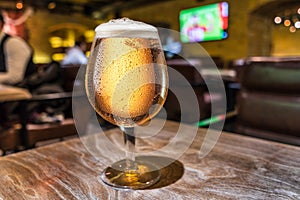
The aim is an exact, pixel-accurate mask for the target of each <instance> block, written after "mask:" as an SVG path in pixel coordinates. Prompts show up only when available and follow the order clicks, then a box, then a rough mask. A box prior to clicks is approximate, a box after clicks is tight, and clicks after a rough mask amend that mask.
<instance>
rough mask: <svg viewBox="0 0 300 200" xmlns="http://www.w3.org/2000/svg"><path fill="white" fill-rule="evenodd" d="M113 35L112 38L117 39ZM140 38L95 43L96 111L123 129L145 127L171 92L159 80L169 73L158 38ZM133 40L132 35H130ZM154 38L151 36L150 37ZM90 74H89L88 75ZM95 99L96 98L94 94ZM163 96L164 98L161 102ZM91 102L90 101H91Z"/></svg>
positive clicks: (118, 38) (145, 35)
mask: <svg viewBox="0 0 300 200" xmlns="http://www.w3.org/2000/svg"><path fill="white" fill-rule="evenodd" d="M114 34H116V33H114V32H113V31H112V32H111V35H114ZM135 35H136V36H139V37H118V36H116V37H104V38H98V39H97V40H96V42H95V44H94V45H95V51H96V52H97V56H94V57H95V58H96V60H94V61H92V63H93V64H94V65H95V66H94V73H93V74H91V75H93V76H94V77H93V80H94V83H93V85H91V84H90V85H89V87H94V93H95V94H94V95H95V102H94V109H95V110H96V112H97V113H98V114H99V115H100V116H102V117H103V118H104V119H105V120H107V121H109V122H111V123H113V124H116V125H119V126H125V127H126V126H133V125H134V124H142V123H144V122H145V121H147V120H149V119H150V118H151V116H153V115H155V114H157V112H158V111H159V110H160V109H161V107H162V105H163V103H164V101H165V99H164V98H165V97H166V95H162V94H164V93H166V92H167V89H166V85H165V83H163V82H162V81H161V78H159V79H158V78H157V74H158V73H160V75H159V76H165V77H166V74H161V73H164V72H166V70H161V69H159V68H161V67H166V66H165V59H164V54H163V50H162V49H161V45H160V42H159V40H158V38H153V37H149V38H147V37H148V36H149V35H148V34H147V32H145V31H144V30H141V33H140V35H139V34H138V33H137V32H135ZM129 36H130V35H129ZM150 36H151V35H150ZM88 74H89V73H88ZM91 95H92V94H91ZM161 96H163V97H164V98H161ZM89 99H90V98H89Z"/></svg>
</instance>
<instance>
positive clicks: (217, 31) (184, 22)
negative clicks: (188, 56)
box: [179, 2, 229, 43]
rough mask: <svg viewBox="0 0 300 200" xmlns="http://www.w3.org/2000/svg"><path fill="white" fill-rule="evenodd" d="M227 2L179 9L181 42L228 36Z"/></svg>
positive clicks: (209, 39) (212, 39) (220, 38)
mask: <svg viewBox="0 0 300 200" xmlns="http://www.w3.org/2000/svg"><path fill="white" fill-rule="evenodd" d="M228 11H229V6H228V3H227V2H220V3H214V4H208V5H204V6H199V7H195V8H190V9H185V10H181V11H180V13H179V23H180V39H181V41H182V42H183V43H189V42H203V41H214V40H223V39H225V38H227V37H228V32H227V29H228Z"/></svg>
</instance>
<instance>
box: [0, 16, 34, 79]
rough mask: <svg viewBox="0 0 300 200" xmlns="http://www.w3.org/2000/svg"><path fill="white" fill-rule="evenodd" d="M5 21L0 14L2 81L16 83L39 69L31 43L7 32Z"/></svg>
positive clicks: (0, 74)
mask: <svg viewBox="0 0 300 200" xmlns="http://www.w3.org/2000/svg"><path fill="white" fill-rule="evenodd" d="M4 23H5V22H4V18H3V16H2V15H1V14H0V83H1V84H7V85H16V84H18V83H20V82H21V81H22V80H23V79H24V78H25V77H27V76H29V75H31V74H33V73H35V72H36V70H37V69H36V65H35V64H34V63H33V60H32V56H33V50H32V48H31V47H30V45H28V43H27V42H26V41H25V40H23V39H22V38H20V37H17V36H11V35H9V34H7V33H5V32H4V31H3V27H4Z"/></svg>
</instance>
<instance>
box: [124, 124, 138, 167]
mask: <svg viewBox="0 0 300 200" xmlns="http://www.w3.org/2000/svg"><path fill="white" fill-rule="evenodd" d="M121 130H122V131H123V136H124V144H125V149H126V168H127V171H129V172H130V171H132V172H133V171H136V170H137V165H136V163H135V135H134V128H133V127H122V128H121Z"/></svg>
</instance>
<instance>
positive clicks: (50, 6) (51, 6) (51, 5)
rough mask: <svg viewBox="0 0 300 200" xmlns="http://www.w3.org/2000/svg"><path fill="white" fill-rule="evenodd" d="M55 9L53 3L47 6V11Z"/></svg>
mask: <svg viewBox="0 0 300 200" xmlns="http://www.w3.org/2000/svg"><path fill="white" fill-rule="evenodd" d="M55 7H56V3H55V2H50V3H49V4H48V9H50V10H53V9H54V8H55Z"/></svg>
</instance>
